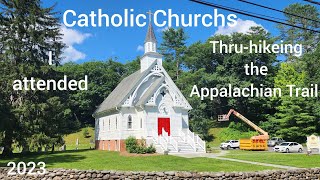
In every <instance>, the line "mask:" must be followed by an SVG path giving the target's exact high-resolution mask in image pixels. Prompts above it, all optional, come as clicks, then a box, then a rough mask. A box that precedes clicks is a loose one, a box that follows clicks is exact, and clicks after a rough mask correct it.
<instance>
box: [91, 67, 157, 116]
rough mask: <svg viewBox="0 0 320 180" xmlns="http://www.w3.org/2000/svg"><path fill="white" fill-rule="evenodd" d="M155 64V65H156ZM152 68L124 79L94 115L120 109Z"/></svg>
mask: <svg viewBox="0 0 320 180" xmlns="http://www.w3.org/2000/svg"><path fill="white" fill-rule="evenodd" d="M155 63H156V62H154V63H153V64H155ZM151 67H153V65H152V66H150V67H149V68H148V69H147V70H145V71H143V72H141V71H140V70H138V71H136V72H135V73H133V74H131V75H130V76H128V77H126V78H124V79H123V80H122V81H121V82H120V83H119V84H118V86H117V87H116V88H115V89H114V90H113V91H112V92H111V93H110V94H109V96H108V97H107V98H106V99H105V100H104V101H103V102H102V103H101V104H100V105H99V107H98V108H97V110H96V111H95V112H94V114H93V115H96V114H99V113H102V112H105V111H108V110H111V109H114V108H116V107H120V106H121V105H122V103H123V102H124V101H125V100H126V99H127V97H128V96H129V95H130V94H131V92H132V91H133V90H134V89H135V87H136V86H137V85H138V84H139V82H140V81H141V80H142V78H143V77H145V76H146V75H147V74H148V73H149V71H150V69H151Z"/></svg>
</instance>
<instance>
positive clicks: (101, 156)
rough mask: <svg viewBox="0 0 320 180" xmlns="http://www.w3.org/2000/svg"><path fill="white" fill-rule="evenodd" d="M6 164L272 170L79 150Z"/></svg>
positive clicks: (203, 160) (20, 157) (206, 160)
mask: <svg viewBox="0 0 320 180" xmlns="http://www.w3.org/2000/svg"><path fill="white" fill-rule="evenodd" d="M9 161H15V162H19V161H24V162H29V161H34V162H39V161H43V162H45V163H46V165H47V168H70V169H96V170H128V171H198V172H200V171H201V172H203V171H209V172H210V171H211V172H217V171H225V172H230V171H256V170H266V169H272V168H271V167H264V166H256V165H250V164H243V163H236V162H229V161H222V160H216V159H209V158H191V159H187V158H182V157H176V156H170V155H167V156H165V155H158V156H148V157H141V156H140V157H126V156H120V155H119V153H117V152H108V151H98V150H79V151H66V152H56V153H54V154H50V153H45V154H44V153H43V154H36V153H35V154H31V155H27V156H26V155H20V154H16V157H15V158H13V159H0V166H2V167H3V166H6V165H7V163H8V162H9Z"/></svg>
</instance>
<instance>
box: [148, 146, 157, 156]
mask: <svg viewBox="0 0 320 180" xmlns="http://www.w3.org/2000/svg"><path fill="white" fill-rule="evenodd" d="M155 152H156V148H155V147H154V146H153V145H151V146H149V147H147V148H146V153H148V154H153V153H155Z"/></svg>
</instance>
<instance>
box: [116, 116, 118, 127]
mask: <svg viewBox="0 0 320 180" xmlns="http://www.w3.org/2000/svg"><path fill="white" fill-rule="evenodd" d="M116 129H118V118H117V117H116Z"/></svg>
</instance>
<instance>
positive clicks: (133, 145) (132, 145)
mask: <svg viewBox="0 0 320 180" xmlns="http://www.w3.org/2000/svg"><path fill="white" fill-rule="evenodd" d="M125 143H126V149H127V151H128V152H129V153H136V151H137V147H138V142H137V139H136V138H135V137H132V136H130V137H128V138H127V139H126V141H125Z"/></svg>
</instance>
